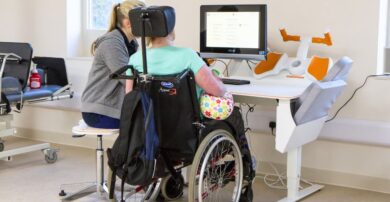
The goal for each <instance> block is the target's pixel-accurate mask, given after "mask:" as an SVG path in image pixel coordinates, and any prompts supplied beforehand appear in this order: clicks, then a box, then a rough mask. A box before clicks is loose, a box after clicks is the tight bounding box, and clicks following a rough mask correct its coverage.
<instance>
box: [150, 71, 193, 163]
mask: <svg viewBox="0 0 390 202" xmlns="http://www.w3.org/2000/svg"><path fill="white" fill-rule="evenodd" d="M150 96H151V98H152V100H153V106H154V113H155V121H156V125H157V132H158V134H159V136H160V147H161V150H162V151H164V152H165V153H167V155H168V156H169V157H170V159H173V160H180V161H192V158H193V156H194V155H195V152H196V149H197V146H198V134H199V131H198V128H197V126H196V125H195V124H194V123H196V122H199V121H200V110H199V104H198V99H197V95H196V84H195V77H194V74H193V73H192V72H191V71H190V70H185V71H184V72H182V73H180V74H176V75H168V76H153V79H152V81H151V85H150Z"/></svg>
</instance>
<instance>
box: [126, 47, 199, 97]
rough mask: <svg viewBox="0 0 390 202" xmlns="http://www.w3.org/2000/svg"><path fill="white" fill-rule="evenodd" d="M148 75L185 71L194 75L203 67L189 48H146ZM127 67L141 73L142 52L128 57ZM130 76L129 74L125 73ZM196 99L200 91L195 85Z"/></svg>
mask: <svg viewBox="0 0 390 202" xmlns="http://www.w3.org/2000/svg"><path fill="white" fill-rule="evenodd" d="M146 55H147V62H148V73H149V74H152V75H169V74H177V73H180V72H182V71H183V70H185V69H191V70H192V72H194V75H196V74H197V73H198V71H199V69H200V68H201V67H202V66H203V65H205V63H204V61H203V60H202V58H200V57H199V56H198V54H197V53H196V52H195V51H194V50H192V49H189V48H179V47H174V46H164V47H160V48H148V49H147V50H146ZM129 65H133V67H134V68H135V69H136V70H138V71H139V72H143V65H142V51H138V52H136V53H135V54H133V55H132V56H131V57H130V61H129ZM127 74H128V75H131V72H130V71H128V72H127ZM196 92H197V95H198V98H199V96H200V94H201V93H202V89H201V88H200V87H199V86H198V85H196Z"/></svg>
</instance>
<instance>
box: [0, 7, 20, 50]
mask: <svg viewBox="0 0 390 202" xmlns="http://www.w3.org/2000/svg"><path fill="white" fill-rule="evenodd" d="M24 2H25V1H23V0H13V1H3V2H1V7H0V19H2V22H1V31H0V41H18V42H25V41H27V39H26V37H25V36H26V35H25V34H24V27H25V26H24V24H25V23H24V19H26V16H27V12H26V9H25V6H24ZM15 11H18V12H15ZM16 13H18V15H16Z"/></svg>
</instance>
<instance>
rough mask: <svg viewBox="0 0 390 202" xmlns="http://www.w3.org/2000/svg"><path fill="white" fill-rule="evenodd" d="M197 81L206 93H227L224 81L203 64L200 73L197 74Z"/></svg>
mask: <svg viewBox="0 0 390 202" xmlns="http://www.w3.org/2000/svg"><path fill="white" fill-rule="evenodd" d="M195 82H196V83H197V84H198V86H199V87H201V88H202V89H203V90H205V91H206V93H209V94H211V95H214V96H219V97H223V96H224V95H225V93H226V87H225V86H224V85H223V83H222V81H221V80H220V79H218V78H217V77H216V76H214V74H213V73H212V72H211V70H210V68H209V67H207V66H206V65H203V66H202V67H201V68H200V69H199V71H198V73H197V74H196V75H195Z"/></svg>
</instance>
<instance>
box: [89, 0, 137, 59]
mask: <svg viewBox="0 0 390 202" xmlns="http://www.w3.org/2000/svg"><path fill="white" fill-rule="evenodd" d="M140 6H145V3H144V2H142V1H140V0H124V1H123V2H122V3H119V4H116V5H114V6H113V7H112V10H111V16H110V23H109V26H108V30H107V33H108V32H111V31H112V30H114V29H116V28H117V27H118V28H121V27H122V21H123V19H128V18H129V11H130V10H131V9H133V8H136V7H140ZM95 50H96V41H94V42H93V43H92V45H91V54H92V55H94V54H95Z"/></svg>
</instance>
